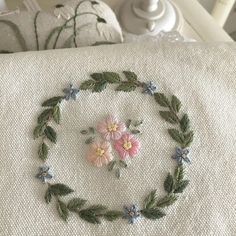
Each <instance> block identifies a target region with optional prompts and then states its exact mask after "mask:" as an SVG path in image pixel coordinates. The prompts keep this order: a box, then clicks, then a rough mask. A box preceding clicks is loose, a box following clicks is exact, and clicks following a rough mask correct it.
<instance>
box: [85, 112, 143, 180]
mask: <svg viewBox="0 0 236 236" xmlns="http://www.w3.org/2000/svg"><path fill="white" fill-rule="evenodd" d="M130 122H131V123H132V121H131V120H130ZM131 123H130V125H131ZM130 125H129V127H130ZM134 125H136V126H139V125H140V122H135V124H134ZM97 131H98V133H99V134H100V135H101V138H103V139H104V140H105V141H95V139H96V137H95V136H94V135H95V133H96V132H95V129H94V128H93V127H89V129H88V130H82V131H81V134H83V135H88V134H92V135H93V136H91V137H89V138H88V139H86V141H85V143H86V144H91V146H90V150H89V152H88V154H87V159H88V160H89V161H90V162H91V163H92V164H93V165H95V166H97V167H102V166H103V165H107V166H108V171H112V170H113V169H114V168H115V167H116V169H115V176H116V177H117V178H118V179H119V178H120V176H121V170H120V168H127V167H128V165H127V163H126V162H125V161H126V160H127V159H128V158H129V157H131V158H133V157H134V156H136V155H137V154H138V152H139V149H140V146H141V145H140V142H139V141H138V140H137V139H136V138H135V137H134V135H131V134H129V133H128V132H129V131H130V129H127V127H126V125H125V123H123V122H121V121H119V120H118V119H117V117H115V116H112V115H109V116H108V117H106V119H104V120H103V121H101V122H99V123H98V125H97ZM134 131H136V132H134ZM130 132H132V133H136V134H138V133H140V131H138V130H131V131H130ZM97 138H98V137H97ZM112 147H114V150H115V151H116V153H117V154H118V155H119V158H114V156H116V155H114V153H112ZM114 159H115V160H114Z"/></svg>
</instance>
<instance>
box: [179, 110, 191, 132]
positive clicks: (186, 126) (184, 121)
mask: <svg viewBox="0 0 236 236" xmlns="http://www.w3.org/2000/svg"><path fill="white" fill-rule="evenodd" d="M189 126H190V121H189V118H188V115H187V114H184V115H183V117H182V119H181V120H180V128H181V130H182V132H184V133H185V132H187V131H188V130H189Z"/></svg>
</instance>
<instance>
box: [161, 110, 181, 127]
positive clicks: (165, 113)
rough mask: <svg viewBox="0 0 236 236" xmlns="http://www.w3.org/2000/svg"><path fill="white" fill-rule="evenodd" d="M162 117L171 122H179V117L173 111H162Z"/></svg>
mask: <svg viewBox="0 0 236 236" xmlns="http://www.w3.org/2000/svg"><path fill="white" fill-rule="evenodd" d="M159 113H160V115H161V117H162V118H163V119H164V120H166V121H167V122H169V123H171V124H178V122H179V121H178V117H177V116H176V115H175V114H174V113H173V112H172V111H160V112H159Z"/></svg>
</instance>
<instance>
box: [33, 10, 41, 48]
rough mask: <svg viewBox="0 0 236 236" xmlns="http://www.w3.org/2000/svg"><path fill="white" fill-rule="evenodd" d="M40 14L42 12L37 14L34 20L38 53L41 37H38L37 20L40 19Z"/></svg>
mask: <svg viewBox="0 0 236 236" xmlns="http://www.w3.org/2000/svg"><path fill="white" fill-rule="evenodd" d="M39 13H40V11H38V12H36V14H35V18H34V33H35V40H36V49H37V51H39V35H38V27H37V19H38V16H39Z"/></svg>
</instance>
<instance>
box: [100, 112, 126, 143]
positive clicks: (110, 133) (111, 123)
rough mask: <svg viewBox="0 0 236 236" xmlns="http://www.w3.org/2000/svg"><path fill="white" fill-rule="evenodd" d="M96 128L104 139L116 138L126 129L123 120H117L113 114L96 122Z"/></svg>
mask: <svg viewBox="0 0 236 236" xmlns="http://www.w3.org/2000/svg"><path fill="white" fill-rule="evenodd" d="M97 130H98V132H99V133H101V134H102V136H103V138H104V139H106V140H118V139H120V138H121V136H122V134H123V133H124V132H125V130H126V126H125V124H124V123H123V122H119V121H118V119H117V118H116V117H114V116H108V117H107V118H106V119H105V120H104V121H102V122H100V123H99V124H98V127H97Z"/></svg>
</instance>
